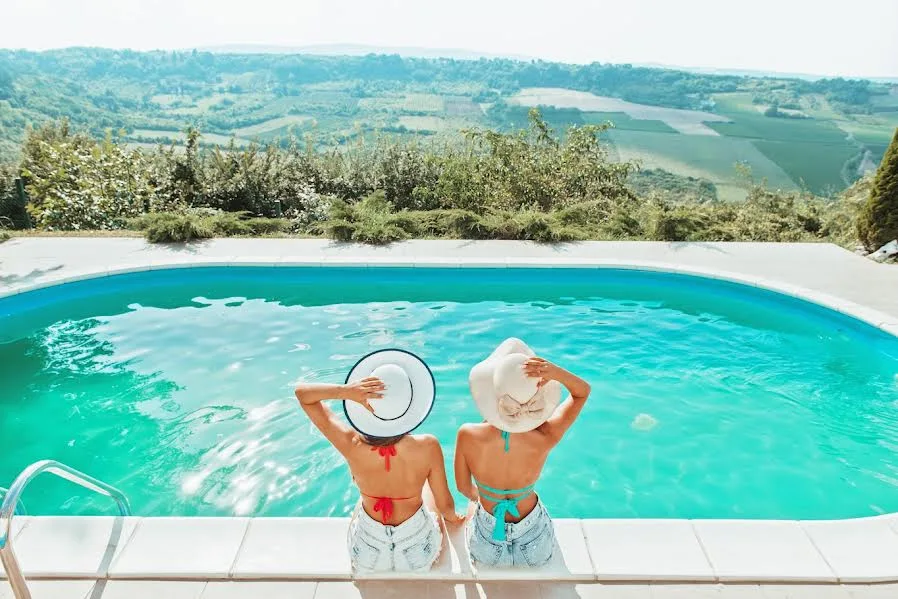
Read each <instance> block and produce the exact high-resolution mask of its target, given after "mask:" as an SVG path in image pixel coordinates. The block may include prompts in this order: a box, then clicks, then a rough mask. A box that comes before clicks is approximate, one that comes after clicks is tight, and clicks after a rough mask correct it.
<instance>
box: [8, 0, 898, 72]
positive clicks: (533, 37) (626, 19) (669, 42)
mask: <svg viewBox="0 0 898 599" xmlns="http://www.w3.org/2000/svg"><path fill="white" fill-rule="evenodd" d="M6 4H8V6H6V7H5V8H4V11H3V12H4V16H5V17H6V19H5V20H7V22H8V23H10V24H16V23H20V24H25V23H36V22H40V24H41V26H40V27H37V26H35V27H26V26H14V27H8V28H7V29H6V30H5V31H4V39H3V41H2V42H0V43H2V44H3V46H4V47H7V48H24V49H29V50H46V49H53V48H64V47H71V46H89V47H105V48H131V49H134V50H156V49H159V50H173V49H185V48H195V47H201V48H204V47H216V46H247V45H257V46H258V45H261V46H285V47H301V46H321V45H325V46H328V45H329V46H333V45H345V46H374V47H381V48H384V47H385V48H416V49H437V50H458V51H463V52H469V53H471V54H484V55H498V56H511V57H517V58H521V57H534V58H541V59H545V60H552V61H559V62H569V63H588V62H594V61H597V62H603V63H633V64H657V65H659V66H660V65H663V66H669V67H685V68H701V69H718V70H731V71H735V70H749V71H760V72H776V73H783V74H807V75H819V76H848V77H864V78H896V77H898V36H895V35H894V24H895V23H898V2H895V1H894V0H856V1H855V2H853V3H852V4H851V6H850V10H848V8H847V7H846V6H845V5H844V4H833V5H832V6H826V5H825V4H821V3H817V2H812V1H810V0H792V1H788V0H787V1H786V2H783V1H782V0H779V1H777V0H757V1H756V2H754V3H752V4H751V5H750V6H749V7H747V8H750V10H747V9H742V10H739V11H735V10H721V8H720V3H719V2H712V1H711V0H681V1H680V2H676V3H673V2H663V1H658V0H634V1H632V2H629V3H626V4H624V3H618V4H614V5H609V6H598V5H595V4H591V3H578V2H575V1H573V0H556V1H554V2H552V3H545V2H534V1H533V0H518V1H517V2H509V1H507V0H502V1H494V2H490V3H483V2H475V1H474V0H456V1H455V2H453V3H452V4H451V5H449V4H440V5H432V4H430V3H421V2H410V1H407V0H388V1H380V2H371V1H367V2H365V1H363V0H305V1H304V2H302V3H301V4H299V3H289V2H285V1H284V0H256V1H255V2H253V3H252V10H247V8H246V4H245V3H238V2H236V1H235V0H219V1H218V2H211V1H209V0H192V1H191V0H186V1H181V2H179V1H177V0H155V1H150V0H83V1H82V2H79V3H69V2H59V1H58V0H11V2H10V1H9V0H8V1H7V3H6ZM580 4H582V6H581V5H580Z"/></svg>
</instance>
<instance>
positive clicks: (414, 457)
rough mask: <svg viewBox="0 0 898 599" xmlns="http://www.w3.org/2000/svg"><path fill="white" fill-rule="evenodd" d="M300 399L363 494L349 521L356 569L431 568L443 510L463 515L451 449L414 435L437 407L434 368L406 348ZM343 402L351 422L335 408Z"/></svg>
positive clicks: (375, 357)
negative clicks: (451, 471)
mask: <svg viewBox="0 0 898 599" xmlns="http://www.w3.org/2000/svg"><path fill="white" fill-rule="evenodd" d="M296 398H297V399H298V400H299V403H300V405H301V406H302V409H303V410H304V411H305V413H306V414H307V415H308V416H309V419H310V420H311V421H312V424H314V425H315V426H316V427H317V428H318V430H320V431H321V432H322V434H324V436H325V437H326V438H327V440H328V441H330V442H331V443H332V444H333V446H334V447H336V448H337V451H339V452H340V453H341V454H342V455H343V457H344V458H345V459H346V462H347V463H348V464H349V470H350V472H351V473H352V477H353V479H354V480H355V483H356V484H357V485H358V487H359V491H360V492H361V494H362V498H361V501H360V505H359V507H358V508H356V511H355V514H354V515H353V518H352V522H351V524H350V527H349V552H350V556H351V558H352V564H353V568H354V569H355V570H356V571H361V572H381V571H390V570H402V571H413V570H428V569H430V567H431V565H432V564H433V562H434V561H435V560H436V558H437V557H438V556H439V553H440V548H441V547H442V533H441V527H440V525H439V522H438V520H437V517H436V514H434V513H433V510H434V509H436V511H437V512H438V513H439V514H440V515H441V516H442V517H443V518H444V519H445V520H446V522H449V523H456V522H461V521H462V520H463V519H464V518H463V517H462V516H458V515H456V513H455V502H454V500H453V499H452V494H451V493H450V492H449V484H448V482H447V480H446V468H445V465H444V463H443V451H442V449H440V444H439V443H438V442H437V440H436V438H435V437H433V436H432V435H411V434H409V433H411V431H413V430H414V429H415V428H417V427H418V426H419V425H420V424H421V423H422V422H423V421H424V419H425V418H427V415H428V414H429V413H430V409H431V407H432V406H433V402H434V398H435V386H434V380H433V375H432V374H431V372H430V369H429V368H428V367H427V365H426V364H424V362H422V361H421V360H420V359H419V358H418V357H417V356H414V355H412V354H410V353H408V352H404V351H400V350H384V351H378V352H374V353H373V354H369V355H368V356H365V357H364V358H362V359H361V360H360V361H359V362H358V364H356V365H355V367H354V368H353V369H352V371H351V372H350V373H349V376H347V377H346V384H344V385H325V384H311V383H309V384H306V383H303V384H300V385H298V386H297V387H296ZM326 399H337V400H343V410H344V412H345V414H346V418H347V420H348V421H349V424H350V425H351V426H347V425H346V424H344V423H343V422H342V421H341V420H340V418H338V417H337V415H336V414H335V413H334V412H333V411H331V410H330V409H328V408H327V407H326V406H325V405H324V403H323V401H324V400H326Z"/></svg>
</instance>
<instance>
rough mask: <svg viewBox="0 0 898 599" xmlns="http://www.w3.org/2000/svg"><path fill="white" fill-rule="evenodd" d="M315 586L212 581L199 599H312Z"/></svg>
mask: <svg viewBox="0 0 898 599" xmlns="http://www.w3.org/2000/svg"><path fill="white" fill-rule="evenodd" d="M315 585H316V583H314V582H299V581H290V582H285V581H280V582H271V581H253V582H234V581H230V582H222V581H212V582H210V583H208V584H207V585H206V588H205V589H203V594H202V595H201V596H200V599H313V597H314V596H315Z"/></svg>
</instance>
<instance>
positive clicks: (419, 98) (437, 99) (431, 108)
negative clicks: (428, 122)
mask: <svg viewBox="0 0 898 599" xmlns="http://www.w3.org/2000/svg"><path fill="white" fill-rule="evenodd" d="M400 106H401V108H402V109H403V110H408V111H410V112H443V110H444V108H445V106H444V104H443V98H442V96H438V95H436V94H406V96H405V97H404V98H403V99H402V103H401V104H400Z"/></svg>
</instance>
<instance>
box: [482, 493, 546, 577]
mask: <svg viewBox="0 0 898 599" xmlns="http://www.w3.org/2000/svg"><path fill="white" fill-rule="evenodd" d="M495 526H496V518H495V517H493V515H492V514H490V513H489V512H488V511H486V509H485V508H484V507H483V506H482V505H480V504H479V503H478V504H477V510H476V511H475V512H474V517H473V518H472V519H471V521H470V522H468V524H467V532H466V536H467V539H468V552H469V553H470V554H471V559H472V560H474V561H475V562H479V563H481V564H484V565H486V566H500V567H508V566H529V567H537V566H542V565H545V564H546V563H547V562H548V561H549V560H550V559H552V553H553V552H554V551H555V528H554V527H553V526H552V518H550V517H549V512H547V511H546V508H545V507H544V506H543V503H542V501H539V502H537V504H536V507H534V508H533V511H532V512H530V513H529V514H527V515H526V516H524V519H523V520H521V521H520V522H514V523H512V522H507V523H506V524H505V540H504V541H496V540H493V529H494V528H495Z"/></svg>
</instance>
